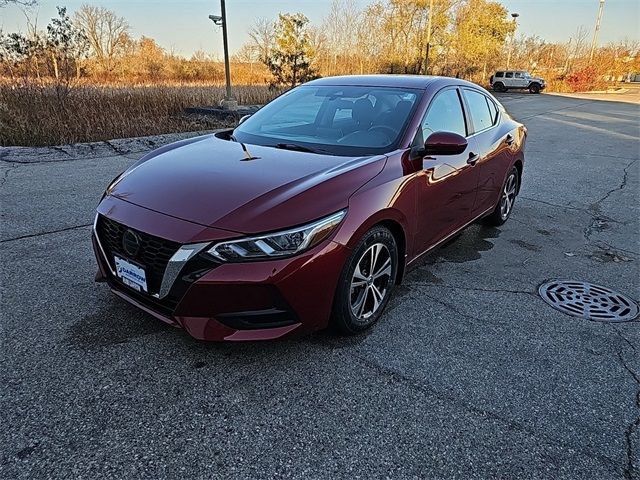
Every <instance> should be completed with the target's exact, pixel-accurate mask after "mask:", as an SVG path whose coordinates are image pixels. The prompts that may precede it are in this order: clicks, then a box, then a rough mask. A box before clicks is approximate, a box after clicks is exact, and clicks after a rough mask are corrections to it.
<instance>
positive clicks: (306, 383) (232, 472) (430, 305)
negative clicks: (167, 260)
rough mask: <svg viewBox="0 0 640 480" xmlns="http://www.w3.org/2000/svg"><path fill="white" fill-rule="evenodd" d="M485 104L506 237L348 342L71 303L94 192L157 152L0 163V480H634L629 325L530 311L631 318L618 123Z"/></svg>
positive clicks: (412, 281) (89, 269) (431, 274)
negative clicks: (503, 116) (216, 337)
mask: <svg viewBox="0 0 640 480" xmlns="http://www.w3.org/2000/svg"><path fill="white" fill-rule="evenodd" d="M500 99H501V100H502V101H503V102H504V104H505V105H506V107H507V109H508V110H509V111H510V112H511V113H512V114H513V115H514V116H515V117H516V118H518V119H522V120H523V121H524V122H525V124H526V125H527V127H528V129H529V140H528V145H527V163H526V166H525V175H524V184H523V188H522V192H521V195H520V197H519V198H518V200H517V201H516V205H515V210H514V214H513V216H512V218H511V219H510V221H509V222H508V223H507V224H506V225H504V226H503V227H500V228H487V227H481V226H479V225H474V226H472V227H470V228H468V229H467V230H466V231H465V232H464V233H463V234H462V235H460V236H459V237H458V238H456V239H455V240H454V241H452V242H449V243H448V244H447V245H446V246H445V247H444V248H442V249H440V250H437V251H436V252H434V253H433V254H431V255H430V256H429V257H428V258H427V259H426V261H425V262H424V263H423V264H422V265H420V266H419V268H417V269H416V270H414V271H413V272H411V273H410V274H409V275H408V277H407V279H406V281H405V282H404V284H403V285H402V286H400V287H399V288H398V289H397V290H396V293H395V297H394V298H393V299H392V301H391V303H390V305H389V307H388V310H387V312H386V313H385V315H384V317H383V319H382V321H381V322H380V323H379V324H378V325H377V326H376V327H375V328H374V329H373V330H371V331H370V332H369V333H367V334H366V335H361V336H358V337H354V338H341V337H336V336H334V335H332V334H329V333H324V332H321V333H318V334H316V335H313V336H310V337H307V338H303V339H299V340H295V341H293V340H292V341H286V342H269V343H258V344H203V343H197V342H195V341H193V340H192V339H191V338H189V337H187V335H186V334H184V333H183V332H181V331H180V330H177V329H173V328H171V327H168V326H166V325H164V324H162V323H160V322H158V321H156V320H155V319H153V318H152V317H150V316H148V315H146V314H144V313H141V312H139V311H137V310H136V309H135V308H133V307H130V306H129V305H127V304H126V303H124V302H123V301H121V300H119V299H118V298H117V297H115V296H114V295H112V294H111V293H109V292H108V290H107V288H106V287H105V286H104V285H96V284H94V283H93V275H94V273H95V264H94V263H95V261H94V259H93V255H92V252H91V245H90V240H89V234H90V224H91V222H92V219H93V211H94V208H95V205H96V203H97V201H98V199H99V198H100V195H101V194H102V191H103V189H104V187H105V185H106V184H107V183H108V181H109V180H111V179H112V178H113V177H114V176H115V175H116V174H117V173H119V172H120V171H122V170H123V169H124V168H125V167H126V166H127V165H129V164H130V163H131V162H132V161H133V160H134V159H136V158H138V157H139V156H140V155H142V152H144V151H146V150H148V149H149V148H152V147H153V146H157V145H160V144H162V143H164V142H166V141H169V140H171V139H173V138H176V137H175V136H164V137H160V138H153V139H132V140H118V141H111V142H98V143H96V144H90V145H88V144H85V145H78V146H64V147H60V148H54V149H52V148H39V149H28V148H17V147H12V148H4V149H0V215H1V218H2V222H1V224H0V248H1V249H2V257H3V261H2V262H1V264H0V281H1V286H0V288H1V290H0V294H1V298H2V311H1V313H2V319H1V322H0V325H1V327H2V330H1V335H2V337H1V338H2V348H1V352H2V355H1V356H0V367H1V368H0V378H1V385H2V388H1V389H0V412H2V413H1V414H0V415H1V416H0V424H1V425H2V426H3V428H2V429H0V446H1V449H0V477H2V478H24V479H27V478H68V477H72V478H122V477H124V476H130V477H133V478H166V477H178V476H180V477H187V478H190V477H191V478H230V477H235V478H275V477H288V478H291V477H293V478H341V477H348V478H382V477H386V478H463V479H470V478H578V479H583V478H589V479H600V478H602V479H611V478H623V479H631V478H640V356H639V355H638V353H639V351H640V323H639V322H638V321H635V322H627V323H617V324H604V323H597V322H589V321H587V320H582V319H578V318H574V317H569V316H565V315H563V314H561V313H559V312H556V311H555V310H553V309H551V308H550V307H548V306H547V305H546V304H544V303H543V301H542V300H541V299H539V298H538V296H537V293H536V292H537V287H538V285H540V284H541V283H542V282H544V281H546V280H548V279H552V278H561V279H576V280H583V281H590V282H593V283H597V284H601V285H604V286H607V287H610V288H612V289H614V290H617V291H620V292H622V293H624V294H626V295H628V296H630V297H632V298H633V299H635V300H636V301H637V300H638V298H639V297H640V293H639V292H640V284H639V283H640V281H639V278H640V276H639V273H640V272H639V267H638V262H639V261H640V246H639V241H640V232H639V230H638V229H639V218H640V215H639V214H640V202H639V198H638V197H639V191H638V183H639V172H640V162H638V158H639V156H640V152H639V144H638V140H639V139H640V132H639V123H638V118H639V116H638V114H639V111H638V106H637V105H633V104H629V103H623V102H607V101H597V100H587V99H584V98H580V99H578V98H571V97H567V96H555V95H526V94H513V93H510V94H504V95H502V96H501V97H500ZM309 287H310V288H313V287H314V286H313V285H310V286H309Z"/></svg>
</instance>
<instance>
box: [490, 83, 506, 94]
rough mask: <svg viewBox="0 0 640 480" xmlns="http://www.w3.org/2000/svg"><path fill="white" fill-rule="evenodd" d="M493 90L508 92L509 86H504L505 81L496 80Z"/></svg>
mask: <svg viewBox="0 0 640 480" xmlns="http://www.w3.org/2000/svg"><path fill="white" fill-rule="evenodd" d="M491 88H493V91H494V92H506V91H507V88H506V87H505V86H504V83H502V82H496V83H494V84H493V85H492V87H491Z"/></svg>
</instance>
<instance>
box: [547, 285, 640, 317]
mask: <svg viewBox="0 0 640 480" xmlns="http://www.w3.org/2000/svg"><path fill="white" fill-rule="evenodd" d="M538 293H539V294H540V296H541V297H542V299H543V300H544V301H545V302H547V303H548V304H549V305H551V306H552V307H553V308H555V309H556V310H560V311H561V312H563V313H566V314H567V315H572V316H574V317H582V318H586V319H587V320H593V321H596V322H628V321H629V320H633V319H634V318H636V317H637V316H638V305H637V304H636V302H634V301H633V300H631V299H630V298H629V297H627V296H625V295H622V294H621V293H618V292H614V291H613V290H611V289H609V288H607V287H602V286H600V285H594V284H592V283H587V282H576V281H573V280H552V281H550V282H547V283H543V284H542V285H540V288H539V289H538Z"/></svg>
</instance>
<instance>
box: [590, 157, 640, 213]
mask: <svg viewBox="0 0 640 480" xmlns="http://www.w3.org/2000/svg"><path fill="white" fill-rule="evenodd" d="M637 161H638V159H637V158H636V159H635V160H633V161H631V162H629V163H628V164H627V166H626V167H624V169H623V170H622V172H623V174H622V181H621V182H620V185H618V186H617V187H615V188H612V189H611V190H609V191H608V192H607V193H606V194H605V195H604V197H602V198H601V199H600V200H598V201H597V202H595V203H594V204H592V207H594V209H595V210H597V211H599V210H600V204H601V203H602V202H604V201H605V200H607V199H608V198H609V197H610V196H611V195H612V194H613V193H614V192H617V191H619V190H623V189H624V188H625V187H626V186H627V181H628V179H629V169H630V168H631V166H632V165H633V164H634V163H636V162H637Z"/></svg>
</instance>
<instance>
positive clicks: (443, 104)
mask: <svg viewBox="0 0 640 480" xmlns="http://www.w3.org/2000/svg"><path fill="white" fill-rule="evenodd" d="M434 132H453V133H457V134H459V135H462V136H463V137H465V136H466V135H467V128H466V126H465V123H464V113H463V111H462V104H461V103H460V97H459V96H458V92H457V90H454V89H449V90H445V91H444V92H440V93H438V94H437V96H436V98H435V99H434V100H433V101H432V102H431V105H429V110H428V111H427V114H426V115H425V117H424V119H423V120H422V128H421V129H420V130H419V131H418V135H416V140H415V143H414V144H416V145H419V144H423V143H424V142H425V140H426V139H427V138H428V137H429V135H431V134H432V133H434ZM420 135H422V138H420Z"/></svg>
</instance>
